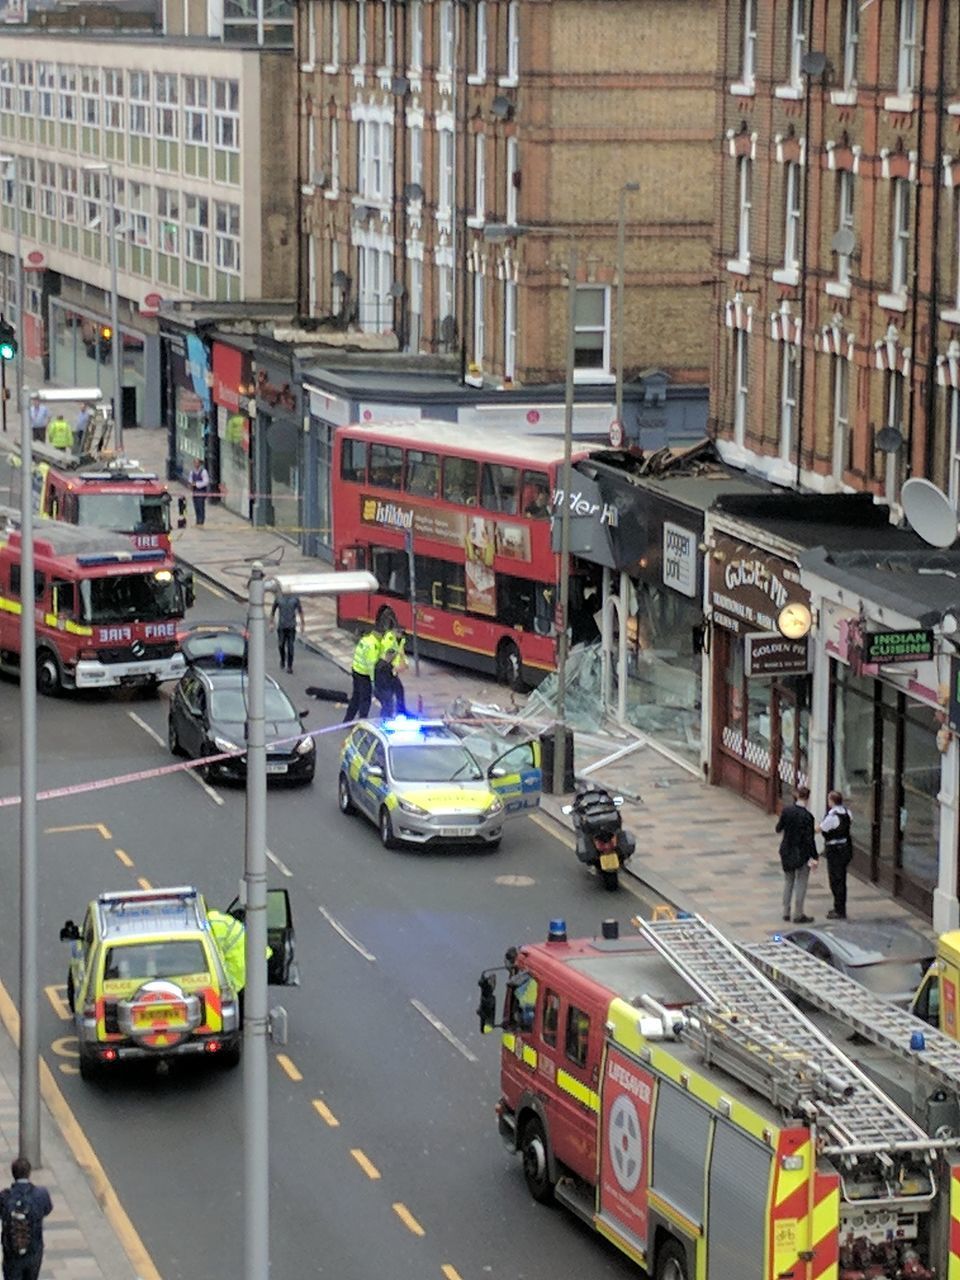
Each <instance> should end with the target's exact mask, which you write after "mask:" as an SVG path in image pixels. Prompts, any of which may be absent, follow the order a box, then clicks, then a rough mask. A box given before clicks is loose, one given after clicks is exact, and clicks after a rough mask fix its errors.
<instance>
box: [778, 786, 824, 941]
mask: <svg viewBox="0 0 960 1280" xmlns="http://www.w3.org/2000/svg"><path fill="white" fill-rule="evenodd" d="M809 799H810V789H809V787H797V789H796V791H794V793H793V804H788V805H785V806H784V808H783V810H782V812H781V814H780V819H779V821H778V822H777V828H776V829H777V832H778V833H779V834H780V835H781V840H780V865H781V866H782V867H783V918H784V920H789V919H790V918H791V915H790V903H791V900H792V902H793V917H792V918H793V923H794V924H813V916H808V915H806V914H805V912H804V909H803V908H804V903H805V901H806V897H807V881H808V880H809V878H810V868H811V867H813V866H816V864H817V862H818V861H819V857H820V855H819V854H818V853H817V845H816V841H815V840H814V832H815V829H816V824H815V823H814V820H813V814H812V813H811V812H810V810H809V809H808V808H807V801H808V800H809Z"/></svg>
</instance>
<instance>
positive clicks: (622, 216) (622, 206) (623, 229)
mask: <svg viewBox="0 0 960 1280" xmlns="http://www.w3.org/2000/svg"><path fill="white" fill-rule="evenodd" d="M639 190H640V183H639V182H625V183H624V184H623V186H622V187H621V188H620V199H619V201H618V204H617V396H616V413H615V415H614V417H615V420H616V421H617V422H619V423H620V426H621V429H622V428H623V276H624V271H625V270H626V267H625V259H626V242H627V195H628V193H631V192H634V191H639Z"/></svg>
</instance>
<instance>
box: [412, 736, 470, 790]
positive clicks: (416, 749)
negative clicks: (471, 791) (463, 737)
mask: <svg viewBox="0 0 960 1280" xmlns="http://www.w3.org/2000/svg"><path fill="white" fill-rule="evenodd" d="M390 773H391V775H392V776H393V778H394V780H395V781H396V782H479V781H480V779H481V778H482V777H483V771H482V770H481V769H480V767H479V765H478V764H477V762H476V760H474V758H473V756H472V755H471V754H470V752H469V751H465V750H464V748H463V747H461V746H458V745H457V744H456V743H450V745H449V746H447V745H444V746H436V747H428V746H423V747H421V746H417V745H416V744H415V743H414V744H411V745H409V746H407V745H404V746H402V747H401V746H396V747H391V748H390Z"/></svg>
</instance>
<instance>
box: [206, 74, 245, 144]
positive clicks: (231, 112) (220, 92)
mask: <svg viewBox="0 0 960 1280" xmlns="http://www.w3.org/2000/svg"><path fill="white" fill-rule="evenodd" d="M231 87H232V90H233V93H232V95H231ZM212 88H213V92H212V95H211V97H212V100H213V146H214V150H216V151H236V152H239V150H240V82H239V81H238V80H233V79H231V78H230V77H229V76H218V77H217V78H216V79H215V80H214V81H213V86H212ZM231 96H233V97H234V98H235V100H236V106H232V105H231V103H230V99H231ZM220 97H223V98H224V102H223V105H219V104H218V99H219V98H220ZM227 125H229V126H230V128H229V129H227V128H226V127H225V126H227ZM228 133H229V134H230V135H232V136H230V137H228Z"/></svg>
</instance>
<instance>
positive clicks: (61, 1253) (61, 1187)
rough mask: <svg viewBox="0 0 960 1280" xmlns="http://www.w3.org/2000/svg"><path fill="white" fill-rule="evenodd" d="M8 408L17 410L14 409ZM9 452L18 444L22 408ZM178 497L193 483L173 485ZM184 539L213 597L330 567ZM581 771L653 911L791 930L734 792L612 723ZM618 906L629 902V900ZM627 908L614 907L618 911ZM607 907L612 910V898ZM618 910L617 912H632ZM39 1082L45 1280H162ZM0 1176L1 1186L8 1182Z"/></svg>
mask: <svg viewBox="0 0 960 1280" xmlns="http://www.w3.org/2000/svg"><path fill="white" fill-rule="evenodd" d="M11 407H12V406H11ZM10 418H11V421H10V427H9V430H8V434H7V435H6V436H5V437H3V438H2V439H0V449H2V448H6V447H8V441H11V440H13V439H17V438H18V420H17V414H16V412H15V411H13V412H11V415H10ZM125 443H126V451H127V453H128V455H129V456H130V457H132V458H136V459H137V460H138V461H139V462H140V463H141V464H142V465H143V466H144V467H146V468H147V469H150V470H155V471H157V472H158V474H160V475H161V476H162V475H165V471H166V436H165V433H164V432H163V431H162V430H147V429H143V428H141V429H138V430H135V431H129V432H128V433H127V438H126V441H125ZM170 487H171V490H172V491H173V492H174V494H175V495H177V494H179V492H183V493H187V489H186V487H185V486H182V485H178V484H177V483H176V482H172V483H171V486H170ZM188 513H189V517H190V523H189V524H188V526H187V527H186V528H185V529H182V530H178V531H176V532H175V534H174V549H175V552H176V555H177V557H178V558H179V559H180V560H181V561H183V562H184V563H185V564H187V565H189V566H191V567H192V568H193V570H194V572H195V573H196V574H198V575H199V576H201V577H202V578H203V579H204V580H205V581H206V582H207V583H208V584H209V585H211V586H212V587H213V588H214V590H215V591H219V592H222V593H224V594H225V595H228V596H231V597H233V598H235V599H244V598H245V597H246V590H245V582H246V578H247V575H248V573H249V563H250V561H252V560H256V559H260V560H263V561H264V562H265V563H267V564H270V563H271V562H275V561H276V559H277V557H278V556H281V557H282V558H281V564H282V568H283V572H284V573H297V572H309V573H311V574H316V573H317V572H322V571H323V570H324V569H330V568H331V566H328V565H325V564H324V563H323V562H321V561H318V560H316V559H314V558H312V557H308V556H305V555H303V554H302V553H301V552H300V550H299V549H298V548H297V547H296V546H295V545H294V544H292V543H290V542H287V541H286V540H285V539H284V538H283V537H282V536H280V535H279V534H278V533H276V532H275V531H272V530H269V529H255V528H253V527H252V526H251V525H250V524H249V523H248V522H247V521H245V520H243V519H241V518H240V517H239V516H237V515H234V514H233V513H232V512H229V511H227V510H226V509H224V508H223V507H222V506H221V505H220V504H219V503H216V502H209V503H208V504H207V516H206V523H205V525H204V527H203V528H197V527H196V525H195V524H194V523H193V522H192V506H190V505H189V504H188ZM303 607H304V614H305V629H304V634H303V637H302V639H301V643H305V644H308V645H309V646H311V647H312V648H315V649H317V650H319V651H321V652H322V653H323V654H325V655H326V656H328V657H330V658H332V659H333V661H334V662H335V663H336V664H337V665H339V666H340V668H341V669H342V670H343V672H344V680H343V690H344V693H345V694H346V691H347V690H348V688H349V674H348V673H349V670H350V665H351V660H352V654H353V647H354V643H355V637H354V636H353V635H351V634H350V633H348V632H346V631H342V630H341V629H340V628H338V626H337V623H336V604H335V601H334V600H333V599H332V598H329V597H316V596H314V597H307V596H305V597H304V598H303ZM404 684H405V688H406V691H407V703H408V706H409V707H411V709H413V708H416V709H417V710H418V711H419V712H420V713H422V714H442V713H444V712H445V711H447V710H448V709H450V708H451V706H452V705H453V704H454V703H457V704H458V705H460V706H462V705H463V703H464V701H466V702H468V703H469V704H471V705H472V706H473V707H474V708H481V710H480V711H479V713H478V714H480V715H481V716H487V715H489V716H493V717H496V716H500V715H503V716H505V717H507V718H508V719H511V720H516V721H518V722H519V723H522V724H524V725H525V726H526V727H527V728H528V729H529V730H530V732H541V731H543V730H546V729H548V728H549V726H548V725H546V724H544V723H538V722H536V721H535V720H533V719H532V718H530V717H528V716H527V714H526V711H525V706H524V701H525V700H524V698H523V696H522V695H517V694H512V693H510V692H509V691H507V690H505V689H504V688H503V687H502V686H498V685H497V684H496V683H494V682H493V681H492V680H489V679H485V678H484V677H481V676H477V675H474V674H471V673H469V672H464V671H462V670H460V669H458V668H456V667H453V666H449V665H447V664H444V663H439V662H432V661H427V660H421V662H420V670H419V673H417V672H416V671H415V670H414V668H413V665H412V664H411V667H410V669H409V670H408V671H407V672H406V673H405V676H404ZM574 754H575V768H576V772H577V775H578V776H580V777H590V778H591V779H592V780H594V781H596V782H599V783H601V784H602V785H604V786H606V787H608V788H609V789H610V790H611V791H612V792H614V793H615V794H621V795H623V796H624V806H623V810H622V813H623V819H624V825H625V826H626V827H628V828H629V829H630V830H631V831H632V832H633V833H634V835H635V836H636V840H637V852H636V854H635V856H634V858H633V859H632V860H631V863H630V865H629V867H628V872H629V874H630V876H632V877H635V878H636V879H637V880H639V881H641V882H642V883H643V885H644V886H645V897H647V898H648V899H650V900H652V901H655V902H663V903H665V904H672V905H673V906H674V907H676V908H679V909H682V910H687V911H696V912H700V913H702V914H703V915H705V916H708V917H709V918H710V919H711V920H712V921H713V922H714V923H715V924H716V925H717V926H718V927H719V928H720V929H722V930H723V931H724V932H726V933H728V934H729V935H730V936H732V937H735V938H739V939H744V940H751V939H756V938H759V937H762V936H764V935H765V934H767V933H769V932H770V931H771V930H774V929H776V928H778V927H780V925H781V890H782V873H781V870H780V863H779V858H778V856H777V840H778V838H777V837H776V836H775V835H774V831H773V827H774V820H773V818H772V817H771V816H770V815H769V814H765V813H762V812H761V811H760V810H759V809H757V808H755V807H754V806H753V805H751V804H749V803H748V802H747V801H745V800H743V799H741V798H740V797H739V796H736V795H734V794H733V793H732V792H730V791H727V790H724V789H722V788H719V787H711V786H708V785H707V784H706V783H705V782H704V780H703V778H702V777H701V775H700V773H699V771H698V770H696V769H695V768H693V767H692V766H690V765H689V764H688V763H687V762H685V761H684V760H682V759H681V758H680V757H677V756H675V755H673V754H672V753H671V752H669V751H668V750H665V749H663V748H662V747H660V746H659V745H658V744H657V743H656V742H654V741H653V740H651V739H649V738H647V737H645V736H643V735H640V734H637V733H635V732H632V731H627V730H624V729H622V728H620V727H617V726H611V727H610V728H609V729H607V730H605V731H598V732H597V733H595V734H589V735H586V734H578V735H577V738H576V743H575V753H574ZM565 799H566V798H565V797H563V796H554V795H549V794H548V795H545V796H544V798H543V804H542V814H541V815H540V816H539V817H538V819H537V820H538V821H540V822H546V823H548V824H552V825H553V827H554V830H555V831H556V833H557V834H558V835H559V836H560V838H561V840H563V841H564V842H565V843H566V844H567V845H568V846H569V848H570V850H571V852H570V855H569V856H570V857H571V858H572V857H573V856H574V855H573V852H572V848H573V840H572V833H571V830H570V822H569V819H568V818H566V817H565V816H564V815H563V814H562V812H561V807H562V805H563V804H564V803H565ZM620 903H622V899H621V900H620ZM620 903H618V905H620ZM610 905H611V907H612V906H613V903H612V902H611V904H610ZM829 906H830V894H829V888H828V885H827V876H826V867H825V866H824V867H822V868H818V869H817V870H816V871H815V872H814V873H813V874H812V876H811V881H810V889H809V892H808V895H807V911H808V912H809V913H810V914H811V915H813V916H814V917H816V918H817V919H823V918H824V917H825V915H826V912H827V910H828V908H829ZM628 910H629V907H628V908H626V910H625V909H624V908H623V907H622V906H621V907H620V914H626V911H628ZM849 913H850V915H851V917H854V918H857V919H864V918H875V919H890V918H900V919H905V920H909V921H910V922H911V923H912V924H914V925H915V926H919V927H921V928H923V927H925V922H924V921H922V920H920V919H919V918H918V917H916V916H914V915H913V914H912V913H911V912H909V911H908V910H907V909H906V908H904V907H903V906H901V905H900V904H899V903H897V902H894V901H893V900H891V899H890V898H889V897H888V896H887V895H886V894H884V893H883V892H881V891H880V890H878V889H877V888H875V887H874V886H872V885H869V884H867V883H865V882H863V881H861V880H859V879H857V878H856V877H853V876H851V878H850V887H849ZM0 1020H2V1021H3V1023H4V1027H5V1031H6V1034H0V1167H2V1166H3V1165H8V1164H9V1161H10V1159H12V1157H13V1155H14V1154H15V1152H16V1146H17V1106H16V1096H17V1087H18V1086H17V1082H18V1070H17V1053H16V1047H15V1044H16V1039H15V1037H16V1025H15V1020H16V1013H15V1010H13V1007H12V1005H10V1003H9V997H7V996H6V993H5V992H2V989H0ZM41 1074H42V1080H43V1098H44V1103H43V1117H42V1133H43V1161H44V1163H43V1167H42V1169H40V1170H38V1171H35V1178H36V1180H37V1181H41V1182H44V1183H45V1184H46V1185H47V1186H49V1187H50V1189H51V1193H52V1196H53V1200H54V1213H53V1215H52V1216H51V1217H50V1218H49V1219H48V1220H47V1228H46V1240H47V1249H46V1256H45V1259H44V1265H43V1270H42V1272H41V1280H99V1278H100V1277H102V1278H103V1280H132V1278H134V1277H137V1278H138V1280H159V1277H157V1276H156V1272H155V1271H154V1270H153V1268H152V1265H151V1264H150V1261H149V1259H148V1258H147V1257H146V1255H145V1254H143V1253H142V1250H141V1249H139V1248H138V1240H137V1237H136V1234H135V1232H134V1231H133V1229H132V1227H131V1225H130V1224H129V1222H128V1220H126V1218H125V1215H124V1214H123V1211H122V1208H121V1207H120V1206H119V1204H118V1203H117V1202H116V1197H115V1196H113V1194H112V1192H111V1191H110V1189H109V1187H108V1186H107V1184H106V1179H105V1177H104V1176H103V1173H102V1170H100V1169H99V1165H98V1164H97V1161H96V1157H95V1155H94V1154H93V1152H92V1151H91V1150H90V1149H89V1148H88V1147H85V1146H84V1140H83V1137H82V1134H80V1132H79V1129H78V1127H77V1126H76V1124H75V1122H73V1121H72V1117H71V1116H70V1113H69V1110H68V1109H67V1108H66V1104H65V1103H63V1099H62V1096H60V1097H59V1101H58V1095H59V1089H58V1088H57V1085H56V1082H55V1080H53V1078H52V1076H51V1075H50V1073H49V1071H46V1072H45V1071H44V1069H43V1068H42V1072H41ZM0 1173H2V1168H0ZM0 1180H2V1178H0Z"/></svg>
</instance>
